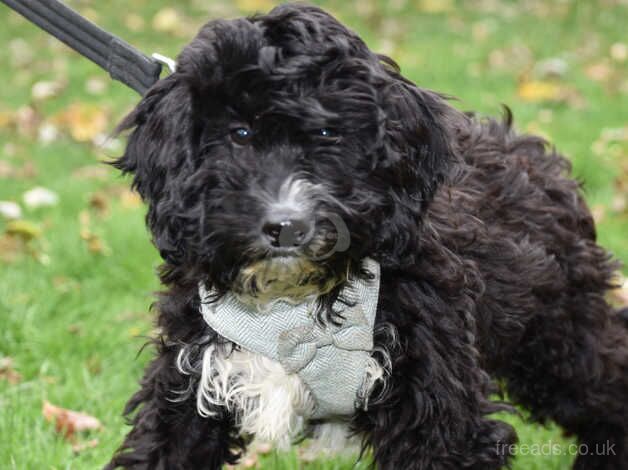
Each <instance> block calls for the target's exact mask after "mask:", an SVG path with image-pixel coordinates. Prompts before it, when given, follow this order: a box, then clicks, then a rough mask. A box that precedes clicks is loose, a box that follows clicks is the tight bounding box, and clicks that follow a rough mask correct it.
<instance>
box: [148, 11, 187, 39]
mask: <svg viewBox="0 0 628 470" xmlns="http://www.w3.org/2000/svg"><path fill="white" fill-rule="evenodd" d="M152 24H153V29H154V30H155V31H158V32H160V33H167V34H178V33H180V32H181V31H182V30H184V29H185V26H184V25H183V19H182V17H181V15H180V14H179V12H178V11H177V10H175V9H174V8H170V7H166V8H162V9H161V10H159V11H158V12H157V14H156V15H155V16H154V17H153V23H152Z"/></svg>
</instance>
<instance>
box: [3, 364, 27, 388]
mask: <svg viewBox="0 0 628 470" xmlns="http://www.w3.org/2000/svg"><path fill="white" fill-rule="evenodd" d="M0 380H6V381H7V382H9V383H10V384H11V385H16V384H18V383H20V382H21V381H22V375H21V374H20V373H19V372H17V371H16V370H15V369H14V368H13V359H12V358H10V357H0Z"/></svg>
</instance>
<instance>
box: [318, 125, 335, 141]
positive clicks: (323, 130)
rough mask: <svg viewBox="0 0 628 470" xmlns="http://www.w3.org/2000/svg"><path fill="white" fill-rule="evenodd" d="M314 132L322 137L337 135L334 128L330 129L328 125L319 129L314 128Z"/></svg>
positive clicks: (327, 137) (329, 137)
mask: <svg viewBox="0 0 628 470" xmlns="http://www.w3.org/2000/svg"><path fill="white" fill-rule="evenodd" d="M315 134H316V135H317V136H318V137H324V138H326V139H331V138H334V137H338V133H337V132H336V131H335V130H334V129H330V128H329V127H322V128H320V129H316V131H315Z"/></svg>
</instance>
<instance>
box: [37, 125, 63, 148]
mask: <svg viewBox="0 0 628 470" xmlns="http://www.w3.org/2000/svg"><path fill="white" fill-rule="evenodd" d="M58 138H59V129H57V126H55V125H54V124H52V123H49V122H45V123H43V124H42V125H41V126H39V129H38V130H37V140H39V141H40V142H41V143H42V144H49V143H50V142H54V141H55V140H57V139H58Z"/></svg>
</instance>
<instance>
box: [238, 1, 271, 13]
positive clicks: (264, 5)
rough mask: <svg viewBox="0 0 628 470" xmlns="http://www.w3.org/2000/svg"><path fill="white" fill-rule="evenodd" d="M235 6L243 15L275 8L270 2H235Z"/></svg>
mask: <svg viewBox="0 0 628 470" xmlns="http://www.w3.org/2000/svg"><path fill="white" fill-rule="evenodd" d="M235 4H236V7H237V8H238V10H240V11H242V12H244V13H263V12H266V11H268V10H270V9H272V8H273V7H274V6H275V2H273V1H272V0H236V1H235Z"/></svg>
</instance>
